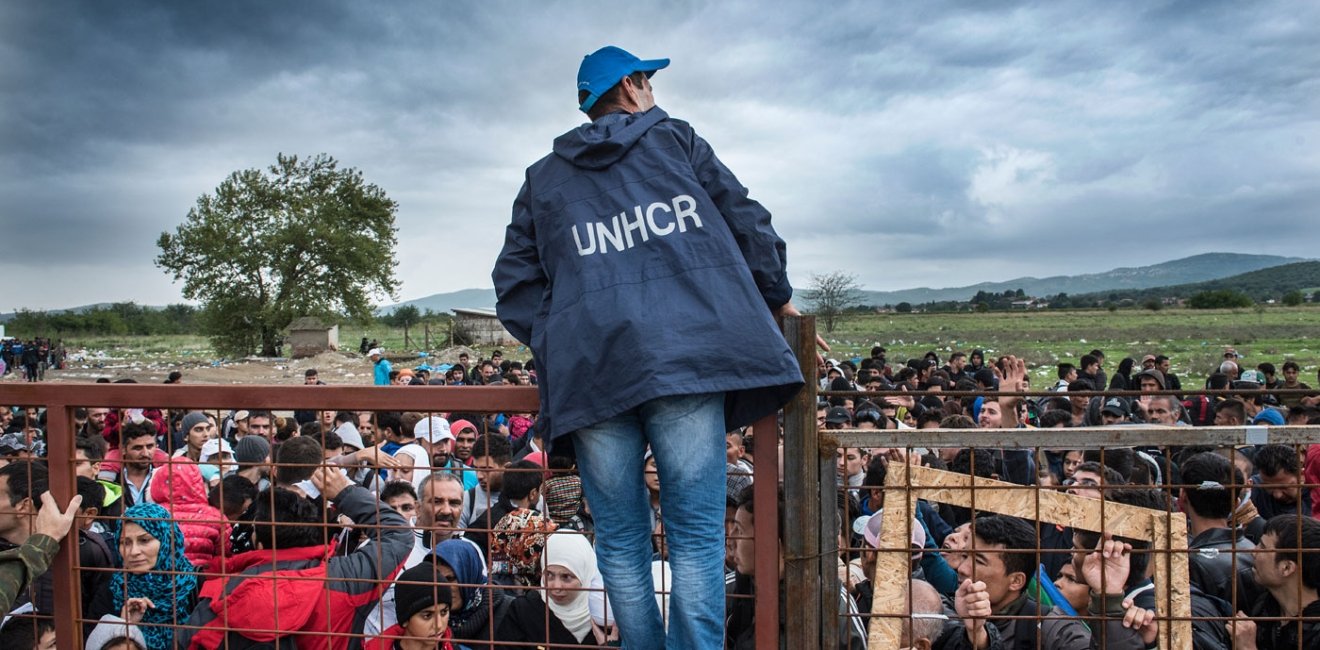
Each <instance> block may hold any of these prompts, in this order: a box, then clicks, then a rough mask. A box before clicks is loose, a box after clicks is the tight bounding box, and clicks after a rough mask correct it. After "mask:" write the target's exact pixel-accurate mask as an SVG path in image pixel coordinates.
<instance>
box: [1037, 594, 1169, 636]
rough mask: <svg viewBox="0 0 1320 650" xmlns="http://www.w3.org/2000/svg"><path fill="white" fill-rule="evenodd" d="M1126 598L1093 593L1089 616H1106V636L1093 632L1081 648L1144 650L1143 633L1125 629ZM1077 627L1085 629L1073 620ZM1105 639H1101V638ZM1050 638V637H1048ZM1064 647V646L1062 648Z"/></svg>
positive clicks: (1079, 622)
mask: <svg viewBox="0 0 1320 650" xmlns="http://www.w3.org/2000/svg"><path fill="white" fill-rule="evenodd" d="M1124 598H1125V596H1121V595H1119V596H1101V595H1100V594H1097V593H1094V592H1092V593H1091V604H1090V605H1089V610H1090V611H1089V612H1088V613H1089V614H1090V615H1091V616H1092V617H1093V620H1094V618H1099V617H1101V616H1104V634H1097V633H1095V632H1094V631H1092V632H1091V633H1090V634H1091V635H1092V636H1091V640H1090V643H1088V644H1086V645H1083V646H1079V647H1081V648H1085V649H1093V650H1143V649H1144V648H1145V647H1146V642H1145V641H1142V640H1141V633H1140V632H1138V631H1137V630H1135V629H1132V628H1127V627H1123V614H1124V613H1125V610H1124V609H1123V599H1124ZM1071 620H1073V621H1075V622H1076V623H1077V627H1083V626H1082V624H1081V621H1077V620H1076V619H1071ZM1102 636H1103V637H1104V638H1103V639H1101V637H1102ZM1047 638H1048V637H1047ZM1060 647H1062V646H1060Z"/></svg>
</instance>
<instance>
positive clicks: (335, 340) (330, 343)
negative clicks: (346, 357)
mask: <svg viewBox="0 0 1320 650" xmlns="http://www.w3.org/2000/svg"><path fill="white" fill-rule="evenodd" d="M288 345H289V350H290V353H289V354H290V356H291V357H293V358H294V359H301V358H304V357H314V356H316V355H318V354H320V353H322V352H326V351H328V350H338V349H339V326H338V325H326V324H325V323H323V322H321V319H319V318H316V317H313V316H304V317H302V318H298V319H295V320H294V321H293V322H292V323H289V341H288Z"/></svg>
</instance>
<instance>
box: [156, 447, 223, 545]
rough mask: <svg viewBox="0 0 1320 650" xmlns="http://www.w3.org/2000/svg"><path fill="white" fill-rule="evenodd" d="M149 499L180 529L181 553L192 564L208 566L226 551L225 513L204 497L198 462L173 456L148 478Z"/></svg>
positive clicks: (204, 487)
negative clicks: (167, 513) (181, 535)
mask: <svg viewBox="0 0 1320 650" xmlns="http://www.w3.org/2000/svg"><path fill="white" fill-rule="evenodd" d="M151 500H152V501H153V502H155V503H158V504H160V505H162V506H164V507H165V509H167V510H169V511H170V515H171V516H173V517H174V520H175V521H176V522H178V524H179V529H180V530H182V531H183V541H184V550H183V554H184V555H185V556H187V557H188V561H189V562H192V563H193V565H194V566H197V567H198V568H201V569H203V570H205V569H207V568H208V567H209V566H210V565H211V563H212V562H214V561H215V560H216V559H217V558H219V557H221V556H224V555H228V554H229V528H230V527H229V524H228V523H227V522H226V521H225V516H224V513H222V512H220V511H219V510H218V509H216V508H215V507H214V506H212V505H211V504H210V503H209V502H208V501H207V498H206V483H205V482H204V481H202V472H201V470H199V469H198V468H197V464H196V463H194V462H192V461H191V460H188V459H187V458H184V457H182V456H180V457H178V458H172V459H170V461H169V462H168V463H166V464H165V466H164V467H160V468H159V469H157V470H156V472H155V474H153V475H152V477H151Z"/></svg>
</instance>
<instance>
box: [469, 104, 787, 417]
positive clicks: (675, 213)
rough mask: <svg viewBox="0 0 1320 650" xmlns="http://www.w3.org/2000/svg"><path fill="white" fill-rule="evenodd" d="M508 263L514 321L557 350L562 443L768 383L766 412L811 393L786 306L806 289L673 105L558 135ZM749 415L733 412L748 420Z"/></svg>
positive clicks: (516, 230) (550, 363)
mask: <svg viewBox="0 0 1320 650" xmlns="http://www.w3.org/2000/svg"><path fill="white" fill-rule="evenodd" d="M533 236H534V237H535V239H534V240H533V239H532V237H533ZM524 238H525V239H524ZM500 259H501V261H500V263H499V265H497V267H496V269H495V273H494V279H495V284H496V288H497V291H498V293H499V294H500V315H501V318H502V319H503V320H504V321H505V323H506V324H507V325H510V326H511V327H510V331H511V332H512V333H513V334H514V335H515V336H517V337H519V338H524V339H525V340H531V339H532V335H533V334H535V335H536V336H537V338H539V339H540V341H541V342H545V341H547V340H549V341H552V342H553V343H551V344H549V345H545V351H544V354H542V353H541V352H540V351H538V354H537V359H538V361H539V363H538V371H539V372H538V374H539V375H540V376H541V377H542V380H543V381H542V382H541V383H540V385H541V387H542V389H543V390H547V391H548V400H547V401H548V403H549V404H548V405H549V407H550V408H549V412H550V414H551V416H552V422H551V423H550V427H551V434H552V435H558V434H561V433H566V432H569V431H573V430H576V429H578V428H581V427H582V426H585V425H589V424H593V423H595V422H599V421H601V420H603V419H605V418H608V417H610V416H612V415H614V414H615V413H617V412H619V411H622V410H625V409H627V408H630V407H632V406H635V405H637V404H640V403H642V402H644V401H646V400H648V399H652V398H655V397H661V396H668V395H680V394H696V393H703V392H711V391H716V390H724V391H738V390H749V389H768V392H767V391H759V392H763V393H767V394H763V395H759V396H758V395H754V394H748V395H746V396H747V397H750V398H752V400H753V401H754V402H759V404H760V405H761V406H760V408H758V407H757V406H752V407H751V408H750V409H747V410H748V411H757V412H758V413H764V412H765V410H766V409H765V408H764V404H765V403H766V402H767V401H769V402H778V403H779V404H782V403H783V401H784V400H786V399H787V398H788V397H790V396H791V395H792V394H793V393H795V392H796V391H797V389H798V386H800V382H801V373H800V371H799V370H798V369H797V365H796V362H795V361H794V359H793V356H792V353H791V352H790V351H789V350H788V347H787V344H786V343H785V342H784V340H783V337H782V335H780V333H779V331H778V328H777V327H776V326H775V324H774V321H773V319H772V318H771V313H770V306H769V305H773V306H778V305H780V304H783V303H786V302H788V300H789V299H790V298H791V295H792V288H791V286H790V285H789V284H788V280H787V275H786V274H785V273H784V260H783V242H782V240H780V239H779V238H778V236H777V235H775V234H774V231H773V230H772V229H771V228H770V225H769V213H768V212H766V211H765V209H764V208H762V207H761V206H760V205H759V204H757V203H756V202H755V201H752V200H750V199H748V198H747V196H746V190H745V189H744V188H743V187H742V186H741V185H740V184H739V183H738V182H737V179H736V178H734V177H733V175H732V174H731V173H729V172H728V170H727V169H726V168H725V167H724V166H723V165H722V164H721V163H720V162H719V160H718V159H716V158H715V156H714V153H713V152H712V151H711V150H710V148H709V146H708V145H707V144H706V143H705V142H704V141H703V140H701V138H699V137H697V135H696V134H695V133H694V132H693V131H692V129H691V127H690V126H688V125H687V124H686V123H684V122H681V121H678V120H673V119H669V117H668V115H666V114H665V112H664V111H663V110H661V109H659V108H652V109H651V110H649V111H647V112H645V113H634V114H624V113H616V114H612V115H607V116H605V117H603V118H601V119H599V120H597V121H596V122H593V123H591V124H589V125H584V126H582V127H579V128H577V129H574V130H573V131H570V132H568V133H566V134H564V135H562V136H560V137H559V138H557V139H556V140H555V152H554V153H553V154H551V155H549V156H546V157H545V158H543V159H541V160H540V161H539V162H537V163H536V164H534V165H532V167H531V168H529V169H528V172H527V182H526V184H525V185H524V187H523V191H522V193H521V194H520V195H519V197H518V200H517V202H516V203H515V215H514V222H513V224H512V225H511V226H510V231H509V237H508V239H507V241H506V245H505V251H504V253H503V254H502V255H501V258H500ZM532 259H535V260H537V261H536V264H535V267H531V266H529V265H527V264H526V263H525V262H526V261H530V260H532ZM542 269H544V271H545V273H546V274H547V275H548V277H539V274H540V273H541V271H542ZM730 323H737V325H738V327H737V328H731V327H729V324H730ZM582 332H600V333H601V334H602V336H601V337H599V338H595V337H591V338H588V337H583V336H581V333H582ZM532 343H533V347H534V348H535V347H538V346H537V343H538V341H536V340H532ZM717 358H718V359H737V360H738V361H739V363H736V364H733V363H713V361H714V360H715V359H717ZM542 359H544V361H543V362H541V360H542ZM623 360H628V363H622V361H623ZM625 372H626V373H627V374H626V375H625V374H624V373H625ZM756 392H758V391H756V390H752V393H756ZM758 397H759V399H757V398H758ZM767 398H768V400H767ZM734 407H735V410H734V412H731V413H729V419H730V420H737V419H742V420H746V419H747V417H746V416H744V417H742V418H738V417H737V416H738V412H737V409H738V404H735V405H734ZM770 408H771V409H773V408H774V405H771V406H770ZM746 423H747V422H743V424H746Z"/></svg>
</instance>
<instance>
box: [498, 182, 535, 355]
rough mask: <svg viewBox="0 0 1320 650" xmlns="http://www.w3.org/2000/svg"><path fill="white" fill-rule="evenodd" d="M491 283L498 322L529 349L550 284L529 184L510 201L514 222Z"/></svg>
mask: <svg viewBox="0 0 1320 650" xmlns="http://www.w3.org/2000/svg"><path fill="white" fill-rule="evenodd" d="M491 280H493V281H494V282H495V312H496V313H497V314H499V317H500V322H502V323H504V327H506V328H508V330H509V333H510V334H512V335H513V337H514V338H516V339H518V340H519V341H522V342H523V343H524V344H526V345H529V346H530V345H531V341H532V321H533V319H534V318H535V316H536V314H537V312H539V311H540V310H541V304H542V301H543V300H544V299H545V289H546V286H547V285H548V284H549V282H548V279H547V278H546V275H545V269H544V268H543V267H542V266H541V255H540V252H539V251H538V250H537V248H536V224H535V223H533V221H532V210H531V190H530V188H529V186H528V182H524V183H523V186H522V189H521V190H519V192H518V198H517V199H515V200H514V202H513V221H511V222H510V223H509V226H508V228H506V229H505V232H504V249H503V250H501V251H500V256H499V258H498V259H496V260H495V270H494V271H492V272H491Z"/></svg>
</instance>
